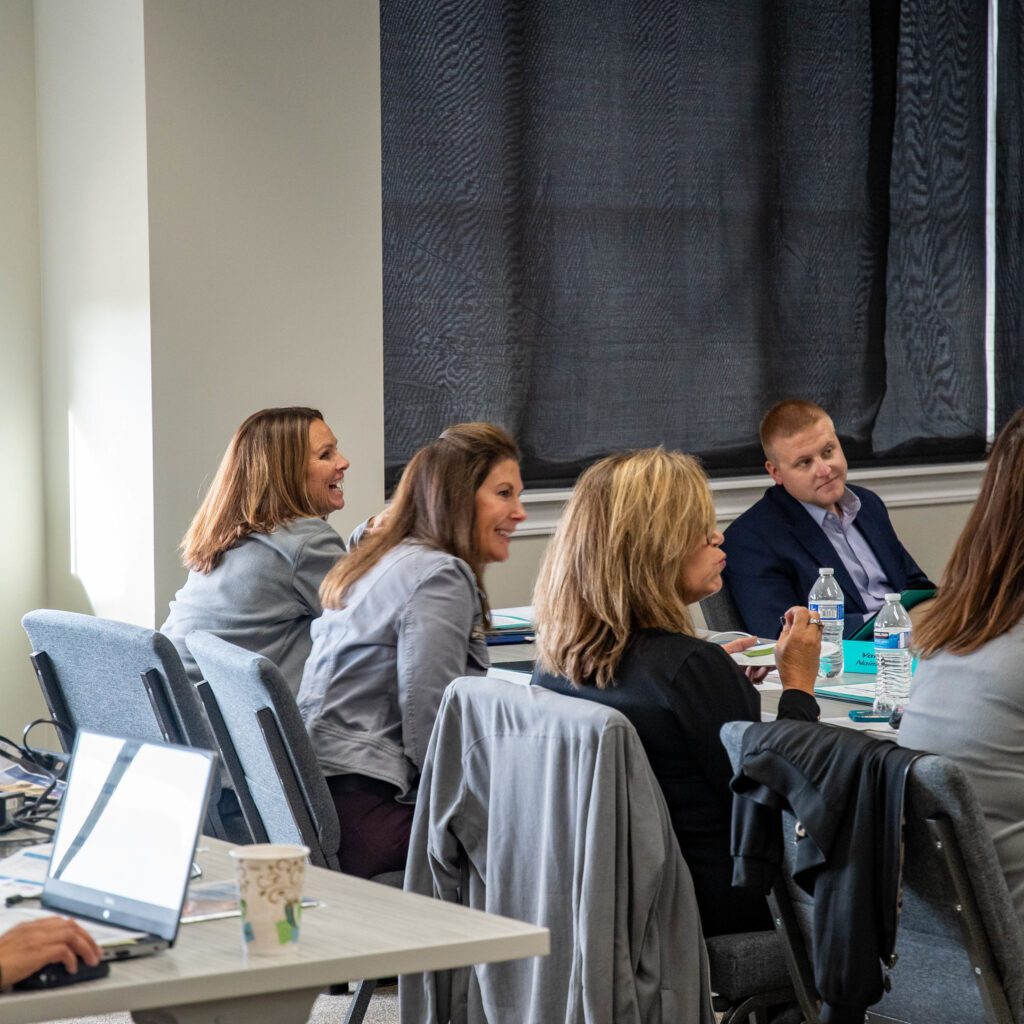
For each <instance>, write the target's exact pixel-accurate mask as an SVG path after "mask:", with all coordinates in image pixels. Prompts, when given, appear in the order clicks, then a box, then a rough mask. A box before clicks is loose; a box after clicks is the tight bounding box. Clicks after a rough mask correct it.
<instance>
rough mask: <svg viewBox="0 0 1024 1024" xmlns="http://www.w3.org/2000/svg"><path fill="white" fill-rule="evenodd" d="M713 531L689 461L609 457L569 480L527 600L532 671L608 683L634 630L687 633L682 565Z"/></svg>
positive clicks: (708, 504)
mask: <svg viewBox="0 0 1024 1024" xmlns="http://www.w3.org/2000/svg"><path fill="white" fill-rule="evenodd" d="M714 528H715V509H714V505H713V503H712V501H711V491H710V489H709V487H708V483H707V478H706V477H705V475H704V472H703V470H702V469H701V468H700V466H699V464H698V463H697V462H696V460H694V459H693V458H691V457H690V456H689V455H683V454H682V453H681V452H671V451H665V450H664V449H663V448H648V449H645V450H643V451H636V452H623V453H621V454H618V455H611V456H609V457H608V458H606V459H602V460H601V461H600V462H596V463H595V464H594V465H593V466H591V467H590V468H589V469H588V470H587V471H586V472H585V473H584V474H583V475H582V476H581V477H580V478H579V480H578V481H577V483H576V488H575V490H574V491H573V495H572V498H570V499H569V503H568V505H566V507H565V511H564V512H563V513H562V518H561V521H560V522H559V524H558V529H557V530H556V531H555V535H554V537H553V538H552V540H551V544H550V545H549V547H548V549H547V552H546V553H545V556H544V560H543V563H542V565H541V569H540V575H539V576H538V578H537V585H536V588H535V590H534V595H533V607H534V619H535V621H536V623H537V647H538V651H539V655H540V657H539V661H540V665H541V668H543V669H544V670H545V671H546V672H551V673H554V674H556V675H561V676H565V677H566V678H568V679H570V680H571V681H572V682H574V683H577V684H587V685H591V684H592V685H595V686H598V687H602V688H603V687H605V686H607V685H608V684H609V683H610V682H611V681H612V679H613V677H614V674H615V669H616V667H617V666H618V664H619V661H620V659H621V658H622V655H623V653H624V651H625V649H626V645H627V644H628V643H629V640H630V637H631V636H632V634H633V633H634V632H635V631H636V630H637V629H639V628H642V627H648V628H658V629H666V630H669V631H671V632H674V633H687V634H690V635H692V634H693V621H692V619H691V618H690V612H689V609H688V607H687V604H686V602H685V600H684V599H683V595H682V592H681V577H682V566H683V560H684V559H685V558H686V556H687V555H689V554H690V553H691V552H692V551H694V550H695V549H696V548H697V547H699V546H700V545H701V544H703V543H704V542H705V541H706V539H707V537H708V536H709V535H710V534H711V533H712V532H713V531H714Z"/></svg>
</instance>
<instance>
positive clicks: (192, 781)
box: [42, 732, 215, 941]
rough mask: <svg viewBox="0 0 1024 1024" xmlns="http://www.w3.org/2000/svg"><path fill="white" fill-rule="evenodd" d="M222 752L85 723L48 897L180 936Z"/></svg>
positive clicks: (64, 906)
mask: <svg viewBox="0 0 1024 1024" xmlns="http://www.w3.org/2000/svg"><path fill="white" fill-rule="evenodd" d="M214 760H215V757H214V755H213V754H212V753H210V752H209V751H206V750H196V749H193V748H189V747H176V746H171V745H169V744H162V743H143V742H140V741H136V740H125V739H115V738H113V737H111V736H101V735H98V734H96V733H89V732H79V734H78V737H77V739H76V741H75V747H74V750H73V752H72V757H71V765H70V768H69V771H68V780H67V790H66V792H65V794H64V799H63V801H62V803H61V810H60V818H59V819H58V822H57V830H56V834H55V835H54V843H53V857H52V859H51V861H50V868H49V872H48V873H47V877H46V882H45V884H44V886H43V898H42V902H43V904H44V905H45V906H47V907H51V908H54V909H58V910H65V911H69V912H71V913H74V914H79V915H81V916H83V917H91V918H94V919H96V920H98V921H104V922H106V923H108V924H115V925H120V926H122V927H124V928H132V929H135V930H138V931H146V932H151V933H153V934H155V935H159V936H161V937H162V938H165V939H167V940H168V941H173V940H174V937H175V935H176V934H177V929H178V921H179V918H180V916H181V907H182V903H183V902H184V899H185V889H186V887H187V885H188V878H189V871H190V869H191V867H192V858H193V856H194V854H195V847H196V841H197V839H198V837H199V830H200V827H201V825H202V822H203V816H204V814H205V813H206V802H207V799H208V796H209V792H210V781H211V775H212V770H213V764H214Z"/></svg>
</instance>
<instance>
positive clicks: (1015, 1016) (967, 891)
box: [722, 722, 1024, 1024]
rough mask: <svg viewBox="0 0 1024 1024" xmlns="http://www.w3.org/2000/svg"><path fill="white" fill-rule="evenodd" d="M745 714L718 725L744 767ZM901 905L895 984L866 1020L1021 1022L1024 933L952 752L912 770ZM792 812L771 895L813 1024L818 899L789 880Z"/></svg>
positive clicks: (965, 1023)
mask: <svg viewBox="0 0 1024 1024" xmlns="http://www.w3.org/2000/svg"><path fill="white" fill-rule="evenodd" d="M749 724H750V723H748V722H730V723H727V724H726V725H725V726H723V727H722V742H723V743H724V744H725V747H726V749H727V751H728V752H729V757H730V760H731V761H732V763H733V767H734V768H738V766H739V763H740V756H741V750H742V742H743V734H744V732H745V731H746V729H747V728H748V727H749ZM905 820H906V826H905V832H904V839H905V855H904V870H903V911H902V914H901V916H900V924H899V932H898V935H897V940H896V954H897V956H898V958H899V959H898V961H897V963H896V965H895V967H894V968H893V969H892V971H891V972H890V974H889V978H890V981H891V990H890V991H888V992H886V993H885V994H884V995H883V996H882V999H881V1000H880V1001H879V1002H878V1003H876V1004H875V1005H874V1006H873V1007H871V1009H870V1011H869V1013H868V1020H869V1021H901V1022H908V1024H982V1022H984V1024H1022V1022H1024V932H1022V929H1021V923H1020V919H1019V918H1018V917H1017V914H1016V912H1015V910H1014V907H1013V903H1012V901H1011V899H1010V893H1009V890H1008V889H1007V886H1006V880H1005V878H1004V877H1003V873H1002V870H1001V869H1000V867H999V862H998V860H997V858H996V853H995V849H994V847H993V845H992V840H991V838H990V836H989V832H988V829H987V827H986V825H985V821H984V818H983V816H982V813H981V809H980V807H979V806H978V801H977V797H976V796H975V795H974V792H973V790H972V789H971V786H970V783H969V781H968V779H967V776H966V775H965V774H964V773H963V771H962V770H961V769H960V768H959V767H958V766H957V765H956V764H955V763H954V762H953V761H951V760H949V759H948V758H945V757H937V756H934V755H926V756H924V757H921V758H919V759H918V760H917V761H915V762H914V763H913V764H912V765H911V767H910V772H909V775H908V778H907V788H906V802H905ZM794 826H795V821H794V819H793V818H792V816H790V815H785V816H784V826H783V834H784V836H786V837H788V838H787V840H786V846H785V855H786V869H785V870H784V871H783V873H782V875H781V877H780V879H779V880H778V881H777V882H776V884H775V886H774V888H773V890H772V896H771V898H770V900H769V902H770V904H771V906H772V911H773V917H774V918H775V919H776V921H777V924H778V928H779V932H780V934H781V935H782V937H783V942H784V945H785V947H786V951H787V958H788V960H789V962H790V971H791V974H792V977H793V981H794V984H795V987H796V989H797V993H798V995H799V997H800V1002H801V1006H802V1008H803V1011H804V1015H805V1017H806V1020H807V1021H808V1022H809V1024H816V1022H817V1021H818V1012H819V1009H820V998H819V996H818V993H817V990H816V988H815V985H814V977H813V969H812V966H811V959H810V957H809V955H808V949H809V948H810V934H811V933H810V928H809V921H810V914H811V910H812V908H813V901H812V899H811V898H810V897H809V896H808V895H807V894H806V893H805V892H803V890H802V889H800V888H799V887H798V886H796V885H795V884H794V883H793V882H792V878H791V876H790V874H789V872H790V870H791V869H792V866H793V858H794V856H795V846H796V840H795V838H794V835H795V827H794Z"/></svg>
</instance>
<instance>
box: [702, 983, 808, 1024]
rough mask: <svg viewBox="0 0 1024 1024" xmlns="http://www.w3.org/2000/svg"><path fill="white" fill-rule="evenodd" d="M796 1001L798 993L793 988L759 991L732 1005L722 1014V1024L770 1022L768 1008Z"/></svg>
mask: <svg viewBox="0 0 1024 1024" xmlns="http://www.w3.org/2000/svg"><path fill="white" fill-rule="evenodd" d="M790 1002H796V993H795V992H794V991H793V989H791V988H780V989H774V990H773V991H770V992H758V993H756V994H754V995H752V996H748V997H747V998H746V999H744V1000H742V1001H741V1002H739V1003H737V1004H736V1005H735V1006H730V1007H729V1009H728V1010H726V1011H725V1013H723V1014H722V1020H721V1024H744V1022H746V1024H768V1020H769V1018H768V1009H769V1007H772V1006H780V1005H781V1004H783V1003H790Z"/></svg>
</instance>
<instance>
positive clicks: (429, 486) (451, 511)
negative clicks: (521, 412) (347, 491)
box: [320, 423, 519, 618]
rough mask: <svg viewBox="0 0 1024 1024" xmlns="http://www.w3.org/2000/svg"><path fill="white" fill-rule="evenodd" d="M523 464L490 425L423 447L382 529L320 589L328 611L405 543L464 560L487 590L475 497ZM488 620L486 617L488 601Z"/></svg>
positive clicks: (460, 428) (469, 426) (465, 426)
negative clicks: (505, 467) (512, 464)
mask: <svg viewBox="0 0 1024 1024" xmlns="http://www.w3.org/2000/svg"><path fill="white" fill-rule="evenodd" d="M505 459H513V460H514V461H516V462H518V461H519V449H518V447H517V446H516V443H515V441H514V440H513V439H512V436H511V435H510V434H508V433H506V432H505V431H504V430H502V428H501V427H496V426H494V424H492V423H457V424H455V426H453V427H449V428H448V429H447V430H446V431H445V432H444V433H443V434H441V436H440V437H438V438H436V439H435V440H433V441H431V442H430V444H428V445H426V447H424V448H421V449H420V450H419V451H418V452H417V453H416V454H415V455H414V456H413V457H412V459H411V460H410V461H409V464H408V465H407V466H406V467H405V471H404V472H403V473H402V478H401V480H399V481H398V487H397V488H396V489H395V496H394V498H393V500H392V502H391V506H390V507H389V508H388V512H387V516H386V518H385V520H384V524H383V525H382V526H381V527H380V528H379V530H375V531H373V533H371V534H370V535H369V536H367V537H366V539H365V540H362V541H360V543H359V544H358V545H357V546H356V547H355V548H354V549H353V550H352V551H351V552H350V553H349V555H348V556H347V557H346V558H343V559H341V560H340V561H339V562H338V563H337V564H336V565H335V566H334V568H333V569H331V571H330V572H329V573H328V574H327V576H326V577H325V579H324V581H323V583H322V584H321V586H320V600H321V602H322V604H323V606H324V607H325V608H343V607H344V605H345V595H346V594H347V593H348V590H349V588H350V587H351V586H352V584H353V583H355V582H356V580H358V579H360V578H361V577H363V576H364V575H365V574H366V573H367V572H369V571H370V569H372V568H373V566H375V565H376V564H377V563H378V562H379V561H380V560H381V558H382V557H383V556H384V555H385V554H386V553H387V552H388V551H390V550H391V549H392V548H394V547H397V546H398V545H399V544H401V543H402V541H405V540H417V541H420V542H421V543H423V544H426V545H427V546H428V547H432V548H436V549H437V550H439V551H447V552H448V554H450V555H455V557H456V558H461V559H462V560H463V561H464V562H466V563H467V564H468V565H469V567H470V568H471V569H472V570H473V575H474V576H475V577H476V580H477V586H479V587H480V590H481V592H482V591H483V584H482V571H483V566H482V564H481V554H480V550H479V544H478V541H477V536H476V492H477V490H478V489H479V488H480V486H481V485H482V484H483V482H484V480H486V479H487V474H488V473H490V471H491V470H492V469H493V468H494V466H495V465H496V464H497V463H499V462H502V461H503V460H505ZM484 617H485V618H487V617H488V608H487V600H486V596H485V597H484Z"/></svg>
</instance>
